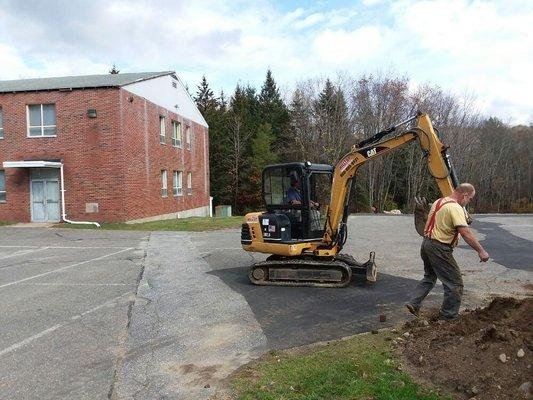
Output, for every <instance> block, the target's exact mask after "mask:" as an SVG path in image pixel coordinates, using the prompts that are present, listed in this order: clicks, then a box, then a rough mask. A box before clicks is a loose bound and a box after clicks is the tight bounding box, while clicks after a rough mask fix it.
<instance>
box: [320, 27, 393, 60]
mask: <svg viewBox="0 0 533 400" xmlns="http://www.w3.org/2000/svg"><path fill="white" fill-rule="evenodd" d="M382 41H383V38H382V34H381V31H380V29H379V27H376V26H364V27H362V28H359V29H357V30H354V31H344V30H335V31H333V30H326V31H324V32H321V33H320V34H318V35H317V37H316V38H315V40H314V43H313V50H314V53H315V54H316V57H317V59H318V61H320V62H322V63H323V64H325V65H333V66H341V65H345V66H349V65H354V64H357V63H358V62H360V61H361V60H365V61H367V62H368V60H369V59H372V58H374V56H375V55H376V54H378V52H379V51H380V49H381V45H382Z"/></svg>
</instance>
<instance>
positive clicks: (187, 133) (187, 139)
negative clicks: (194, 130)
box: [185, 125, 191, 150]
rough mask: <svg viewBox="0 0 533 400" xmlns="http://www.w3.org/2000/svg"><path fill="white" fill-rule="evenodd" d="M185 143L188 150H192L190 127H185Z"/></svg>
mask: <svg viewBox="0 0 533 400" xmlns="http://www.w3.org/2000/svg"><path fill="white" fill-rule="evenodd" d="M185 143H186V144H187V149H188V150H190V149H191V127H190V126H189V125H186V126H185Z"/></svg>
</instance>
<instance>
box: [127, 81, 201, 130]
mask: <svg viewBox="0 0 533 400" xmlns="http://www.w3.org/2000/svg"><path fill="white" fill-rule="evenodd" d="M173 82H175V83H176V87H174V86H173V85H172V83H173ZM122 88H123V89H125V90H127V91H129V92H131V93H133V94H136V95H138V96H141V97H144V98H145V99H146V100H149V101H151V102H152V103H154V104H157V105H158V106H160V107H164V108H166V109H167V110H169V111H172V112H174V113H176V114H178V115H181V116H182V117H184V118H186V119H189V120H191V121H194V122H196V123H198V124H200V125H203V126H205V127H207V122H206V121H205V119H204V117H203V116H202V114H201V113H200V111H199V110H198V108H197V107H196V104H195V103H194V101H193V100H192V99H191V96H189V93H187V90H186V89H185V87H184V86H183V84H182V83H181V81H180V80H179V79H175V78H174V77H173V76H172V75H165V76H160V77H158V78H153V79H148V80H145V81H142V82H136V83H131V84H129V85H124V86H122ZM176 106H177V107H176Z"/></svg>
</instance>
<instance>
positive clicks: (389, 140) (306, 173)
mask: <svg viewBox="0 0 533 400" xmlns="http://www.w3.org/2000/svg"><path fill="white" fill-rule="evenodd" d="M414 141H418V144H419V145H420V147H421V148H422V152H423V154H424V156H425V157H426V159H427V165H428V169H429V172H430V174H431V176H432V177H433V178H434V179H435V180H436V183H437V186H438V188H439V191H440V192H441V194H442V196H449V195H450V194H451V193H452V192H453V190H454V188H455V187H457V186H458V185H459V181H458V179H457V175H456V173H455V171H454V168H453V165H452V162H451V159H450V156H449V155H448V154H447V149H448V147H447V146H445V145H444V144H442V142H441V141H440V139H439V136H438V135H437V132H436V130H435V128H434V127H433V124H432V123H431V120H430V118H429V117H428V115H427V114H423V113H421V112H418V113H417V114H416V115H415V116H413V117H411V118H408V119H406V120H405V121H402V122H400V123H399V124H397V125H394V126H392V127H390V128H388V129H385V130H383V131H381V132H378V133H377V134H375V135H373V136H372V137H370V138H367V139H365V140H363V141H361V142H359V143H358V144H356V145H354V146H353V147H352V149H351V151H350V152H349V153H348V154H346V155H345V156H343V157H342V158H341V159H340V161H339V162H338V163H337V164H336V165H335V166H331V165H325V164H312V163H310V162H294V163H287V164H277V165H269V166H267V167H265V168H264V170H263V174H262V198H263V201H264V205H265V208H266V212H252V213H248V214H246V215H245V217H244V223H243V224H242V228H241V245H242V248H243V249H244V250H245V251H250V252H260V253H266V254H270V256H269V257H268V258H267V259H266V260H265V261H262V262H258V263H256V264H254V265H252V266H251V267H250V270H249V274H248V276H249V278H250V281H251V282H252V283H254V284H256V285H275V286H314V287H346V286H347V285H349V284H350V282H351V279H352V275H353V274H359V275H363V276H366V280H367V281H369V282H375V281H376V279H377V266H376V263H375V254H374V252H371V253H370V257H369V260H368V261H366V262H365V263H360V262H358V261H357V260H355V259H354V258H353V257H352V256H351V255H348V254H342V253H341V251H342V248H343V246H344V244H345V242H346V239H347V236H348V232H347V220H348V214H349V211H348V200H349V198H350V189H351V185H352V180H353V178H354V176H355V174H356V172H357V170H358V168H359V167H360V166H361V165H363V164H364V163H366V162H367V161H370V160H373V159H375V158H377V157H380V156H383V155H385V154H387V153H390V152H392V151H394V150H397V149H400V148H402V147H403V146H405V145H407V144H408V143H410V142H414ZM417 205H418V207H415V227H416V230H417V231H418V233H419V234H420V235H423V231H424V223H425V218H424V214H425V215H427V206H426V204H424V202H423V201H422V202H421V201H420V200H418V203H417ZM465 212H466V211H465Z"/></svg>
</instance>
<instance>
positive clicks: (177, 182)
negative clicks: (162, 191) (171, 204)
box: [172, 171, 182, 196]
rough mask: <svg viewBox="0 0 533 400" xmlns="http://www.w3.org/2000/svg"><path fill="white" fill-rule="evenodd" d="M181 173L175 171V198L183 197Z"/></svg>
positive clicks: (173, 181)
mask: <svg viewBox="0 0 533 400" xmlns="http://www.w3.org/2000/svg"><path fill="white" fill-rule="evenodd" d="M181 175H182V173H181V171H174V176H173V177H172V193H173V194H174V196H181Z"/></svg>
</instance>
